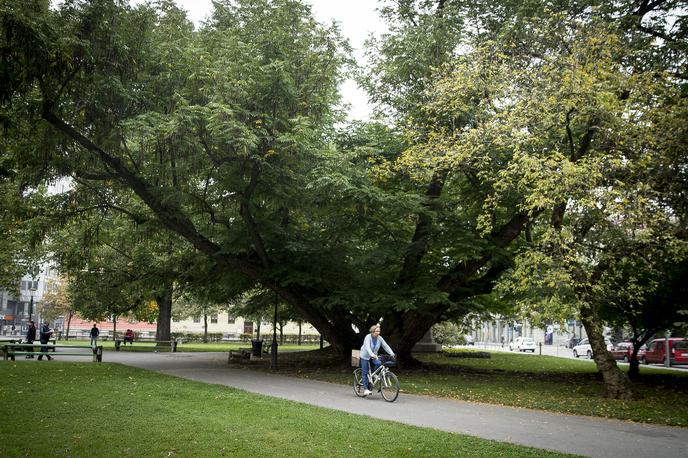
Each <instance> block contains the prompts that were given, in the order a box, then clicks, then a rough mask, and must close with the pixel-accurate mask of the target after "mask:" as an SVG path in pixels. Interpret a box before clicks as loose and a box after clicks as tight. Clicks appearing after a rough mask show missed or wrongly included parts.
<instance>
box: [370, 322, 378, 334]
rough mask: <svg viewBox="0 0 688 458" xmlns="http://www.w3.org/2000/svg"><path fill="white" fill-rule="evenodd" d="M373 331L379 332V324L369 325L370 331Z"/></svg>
mask: <svg viewBox="0 0 688 458" xmlns="http://www.w3.org/2000/svg"><path fill="white" fill-rule="evenodd" d="M375 331H377V333H378V334H379V333H380V325H379V324H374V325H372V326H371V327H370V333H371V334H375Z"/></svg>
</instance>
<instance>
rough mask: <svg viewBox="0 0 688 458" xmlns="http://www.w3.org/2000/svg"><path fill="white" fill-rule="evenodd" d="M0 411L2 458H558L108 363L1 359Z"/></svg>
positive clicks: (549, 453)
mask: <svg viewBox="0 0 688 458" xmlns="http://www.w3.org/2000/svg"><path fill="white" fill-rule="evenodd" d="M0 405H2V406H3V411H4V413H3V415H2V419H0V421H1V422H2V423H1V424H2V428H0V444H2V446H1V448H2V453H1V455H2V456H3V457H46V456H51V457H52V456H55V457H75V456H76V457H80V456H89V457H90V456H98V457H118V458H120V457H123V456H145V457H169V456H187V457H188V456H194V457H196V456H208V457H216V456H265V457H273V456H298V457H321V456H328V457H329V456H335V457H358V456H361V457H362V456H389V457H392V456H414V457H415V456H428V457H442V456H447V457H455V456H471V457H474V456H475V457H494V456H504V457H540V456H542V457H545V456H546V457H556V456H564V455H561V454H558V453H554V452H550V451H543V450H537V449H532V448H527V447H521V446H516V445H510V444H503V443H498V442H492V441H487V440H483V439H478V438H473V437H468V436H463V435H459V434H452V433H445V432H441V431H436V430H431V429H425V428H417V427H411V426H406V425H401V424H397V423H393V422H387V421H381V420H377V419H372V418H369V417H364V416H359V415H353V414H347V413H343V412H338V411H332V410H328V409H323V408H319V407H313V406H308V405H303V404H299V403H295V402H290V401H285V400H280V399H275V398H269V397H266V396H260V395H255V394H250V393H246V392H243V391H240V390H236V389H232V388H227V387H223V386H218V385H206V384H203V383H199V382H193V381H188V380H184V379H179V378H175V377H171V376H167V375H163V374H158V373H154V372H149V371H145V370H141V369H135V368H130V367H125V366H121V365H118V364H108V363H103V364H93V363H89V364H82V363H68V362H59V361H52V362H51V363H43V364H41V363H38V362H35V361H17V362H9V361H2V362H0ZM371 414H372V415H374V412H371ZM371 433H372V434H373V435H372V436H371ZM363 436H366V437H367V438H368V440H366V441H365V443H366V448H365V450H361V445H360V444H361V437H363Z"/></svg>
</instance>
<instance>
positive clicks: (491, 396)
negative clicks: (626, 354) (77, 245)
mask: <svg viewBox="0 0 688 458" xmlns="http://www.w3.org/2000/svg"><path fill="white" fill-rule="evenodd" d="M311 353H317V352H311ZM416 356H417V357H418V358H419V359H420V360H422V361H423V362H424V363H425V364H424V366H423V367H421V368H418V369H399V368H395V369H393V370H394V372H395V373H397V375H398V376H399V381H400V384H401V390H402V393H413V394H423V395H430V396H439V397H445V398H451V399H459V400H464V401H475V402H484V403H489V404H498V405H506V406H515V407H525V408H531V409H540V410H547V411H552V412H561V413H570V414H578V415H591V416H597V417H605V418H618V419H622V420H632V421H638V422H645V423H657V424H666V425H675V426H688V373H685V372H676V371H667V370H664V369H659V368H651V367H647V366H642V367H641V379H640V380H639V381H637V382H635V383H634V390H635V399H633V400H631V401H621V400H614V399H607V398H606V397H605V392H606V391H605V387H604V384H603V383H602V378H601V376H600V375H599V374H598V373H597V370H596V367H595V365H594V364H591V363H590V362H589V361H580V360H575V359H567V358H557V357H554V356H535V355H525V354H514V353H505V352H492V353H491V357H490V358H489V359H478V358H449V357H447V356H445V355H442V354H437V355H416ZM308 360H309V355H308V353H305V354H290V355H286V354H285V355H283V356H282V363H281V365H280V371H281V372H283V373H290V374H292V375H296V376H299V377H305V378H312V379H317V380H325V381H330V382H335V383H343V384H349V383H351V371H352V368H348V367H342V366H341V365H339V364H338V363H334V362H332V361H329V360H327V359H325V358H323V360H322V361H320V362H319V363H315V364H313V363H312V362H309V361H308ZM268 364H269V361H267V362H254V361H251V362H249V363H236V365H237V366H239V365H241V366H244V367H255V368H256V369H264V368H265V367H267V365H268ZM626 368H627V366H625V367H624V370H626Z"/></svg>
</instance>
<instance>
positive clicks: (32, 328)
mask: <svg viewBox="0 0 688 458" xmlns="http://www.w3.org/2000/svg"><path fill="white" fill-rule="evenodd" d="M34 340H36V324H35V323H34V322H33V321H29V329H28V330H27V331H26V343H30V344H32V343H33V342H34ZM26 351H28V352H31V353H33V347H26ZM33 358H34V356H33V355H26V359H33Z"/></svg>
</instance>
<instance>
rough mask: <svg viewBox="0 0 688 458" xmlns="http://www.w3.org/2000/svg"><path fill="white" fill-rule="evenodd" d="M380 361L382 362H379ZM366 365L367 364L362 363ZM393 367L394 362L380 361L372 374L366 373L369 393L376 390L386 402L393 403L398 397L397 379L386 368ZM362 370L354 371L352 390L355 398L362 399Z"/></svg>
mask: <svg viewBox="0 0 688 458" xmlns="http://www.w3.org/2000/svg"><path fill="white" fill-rule="evenodd" d="M381 361H382V360H381ZM364 364H367V362H364ZM394 365H395V362H394V360H387V361H382V364H380V367H378V368H377V369H375V371H373V372H368V387H369V389H370V390H371V391H374V389H375V388H377V391H378V393H381V394H382V397H383V398H384V399H385V401H387V402H394V401H395V400H396V399H397V397H398V396H399V379H398V378H397V376H396V375H394V372H392V371H390V370H389V369H388V367H392V366H394ZM362 374H363V370H362V369H361V368H360V367H359V368H356V369H355V370H354V382H353V388H354V393H356V396H358V397H360V398H362V397H364V396H365V395H364V394H363V392H364V390H365V388H363V377H362Z"/></svg>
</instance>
